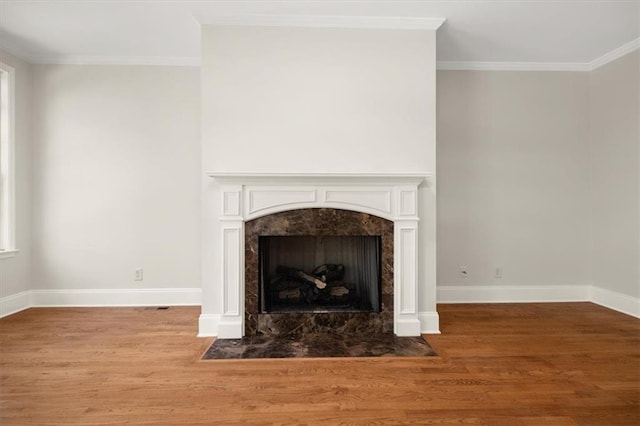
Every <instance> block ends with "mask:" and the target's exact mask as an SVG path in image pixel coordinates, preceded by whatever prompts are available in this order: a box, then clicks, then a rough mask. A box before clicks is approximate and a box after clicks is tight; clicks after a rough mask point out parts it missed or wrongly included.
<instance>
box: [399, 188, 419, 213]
mask: <svg viewBox="0 0 640 426" xmlns="http://www.w3.org/2000/svg"><path fill="white" fill-rule="evenodd" d="M398 198H399V201H398V215H400V216H418V209H417V206H418V194H417V192H416V191H415V190H412V189H400V190H398Z"/></svg>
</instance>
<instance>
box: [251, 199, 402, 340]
mask: <svg viewBox="0 0 640 426" xmlns="http://www.w3.org/2000/svg"><path fill="white" fill-rule="evenodd" d="M393 232H394V231H393V222H391V221H389V220H386V219H383V218H381V217H377V216H374V215H371V214H367V213H360V212H355V211H349V210H343V209H334V208H311V209H296V210H288V211H284V212H279V213H273V214H270V215H266V216H262V217H259V218H256V219H253V220H250V221H247V222H246V223H245V270H246V274H245V294H244V298H245V300H244V303H245V318H244V320H245V321H244V324H245V329H244V334H245V335H255V334H295V333H364V332H371V333H391V332H393V309H394V305H393V295H394V286H393V271H394V257H393V252H394V238H393ZM321 287H322V288H321ZM332 293H333V294H332Z"/></svg>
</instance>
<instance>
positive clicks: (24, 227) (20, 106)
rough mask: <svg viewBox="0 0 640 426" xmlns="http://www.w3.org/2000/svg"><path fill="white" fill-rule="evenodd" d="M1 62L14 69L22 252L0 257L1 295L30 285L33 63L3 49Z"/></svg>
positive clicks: (18, 221) (18, 238)
mask: <svg viewBox="0 0 640 426" xmlns="http://www.w3.org/2000/svg"><path fill="white" fill-rule="evenodd" d="M0 61H2V62H4V63H6V64H7V65H9V66H11V67H13V68H14V69H15V114H16V117H15V134H14V140H15V163H14V165H15V200H16V222H15V224H16V234H15V235H16V248H17V249H18V250H20V252H19V253H18V254H17V255H16V256H15V257H11V258H7V259H0V298H2V297H6V296H9V295H14V294H17V293H20V292H23V291H27V290H29V289H30V287H31V267H32V261H31V257H32V245H31V214H32V208H31V193H32V182H31V171H32V164H31V155H32V148H31V136H30V126H31V123H32V121H31V110H30V108H31V69H32V67H31V65H29V64H28V63H26V62H24V61H22V60H20V59H18V58H16V57H15V56H13V55H10V54H8V53H5V52H2V51H0Z"/></svg>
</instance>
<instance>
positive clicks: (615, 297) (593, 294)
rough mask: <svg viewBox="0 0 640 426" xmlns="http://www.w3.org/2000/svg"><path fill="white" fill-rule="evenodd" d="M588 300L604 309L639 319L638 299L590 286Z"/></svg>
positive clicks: (639, 304)
mask: <svg viewBox="0 0 640 426" xmlns="http://www.w3.org/2000/svg"><path fill="white" fill-rule="evenodd" d="M590 299H591V301H592V302H593V303H597V304H598V305H601V306H604V307H605V308H609V309H613V310H614V311H618V312H622V313H623V314H627V315H631V316H634V317H636V318H640V298H637V297H632V296H628V295H626V294H622V293H618V292H615V291H611V290H606V289H604V288H602V287H597V286H591V291H590Z"/></svg>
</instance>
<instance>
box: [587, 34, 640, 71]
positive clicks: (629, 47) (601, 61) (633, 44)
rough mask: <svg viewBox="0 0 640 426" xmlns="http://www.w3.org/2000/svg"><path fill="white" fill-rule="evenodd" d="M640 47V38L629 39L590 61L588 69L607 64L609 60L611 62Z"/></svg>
mask: <svg viewBox="0 0 640 426" xmlns="http://www.w3.org/2000/svg"><path fill="white" fill-rule="evenodd" d="M638 48H640V38H637V39H635V40H631V41H630V42H629V43H625V44H623V45H622V46H620V47H618V48H617V49H613V50H612V51H611V52H609V53H606V54H604V55H602V56H600V57H599V58H598V59H595V60H593V61H591V63H590V64H589V66H590V69H589V71H593V70H595V69H597V68H600V67H601V66H603V65H606V64H608V63H609V62H613V61H615V60H616V59H618V58H621V57H623V56H624V55H626V54H628V53H631V52H633V51H634V50H636V49H638Z"/></svg>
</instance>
